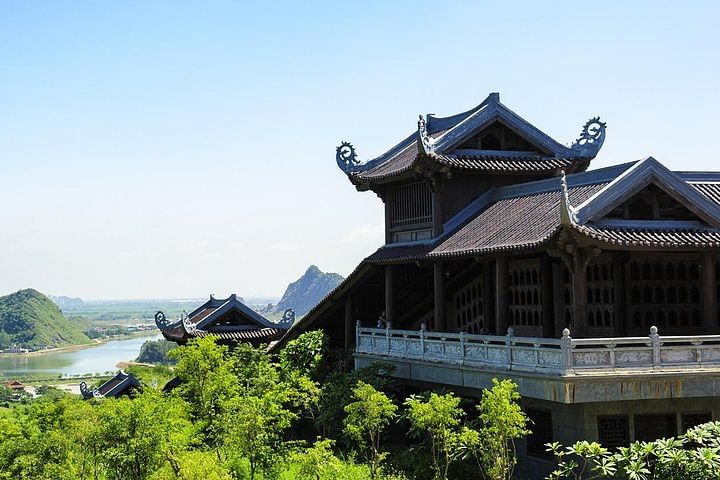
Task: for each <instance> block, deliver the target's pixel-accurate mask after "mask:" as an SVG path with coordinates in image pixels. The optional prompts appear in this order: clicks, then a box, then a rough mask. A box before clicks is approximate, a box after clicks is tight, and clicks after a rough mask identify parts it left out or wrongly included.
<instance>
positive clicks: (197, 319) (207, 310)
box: [190, 307, 217, 323]
mask: <svg viewBox="0 0 720 480" xmlns="http://www.w3.org/2000/svg"><path fill="white" fill-rule="evenodd" d="M215 310H217V307H210V308H204V309H202V310H200V311H199V312H197V313H196V314H195V315H193V316H191V317H190V320H192V321H193V323H198V322H200V321H201V320H203V319H204V318H205V317H207V316H208V315H210V314H211V313H213V312H214V311H215Z"/></svg>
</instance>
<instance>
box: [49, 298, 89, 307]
mask: <svg viewBox="0 0 720 480" xmlns="http://www.w3.org/2000/svg"><path fill="white" fill-rule="evenodd" d="M50 300H52V301H53V303H54V304H55V305H57V306H58V307H60V310H63V309H65V308H72V307H79V306H81V305H84V303H85V302H83V301H82V299H81V298H77V297H65V296H62V295H61V296H59V297H55V296H53V295H50Z"/></svg>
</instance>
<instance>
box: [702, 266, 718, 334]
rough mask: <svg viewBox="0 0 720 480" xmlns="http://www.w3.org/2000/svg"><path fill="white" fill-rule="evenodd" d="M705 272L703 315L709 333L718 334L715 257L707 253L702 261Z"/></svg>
mask: <svg viewBox="0 0 720 480" xmlns="http://www.w3.org/2000/svg"><path fill="white" fill-rule="evenodd" d="M702 262H703V263H702V272H703V313H704V315H703V316H704V323H705V330H706V332H707V333H715V334H717V332H718V330H719V329H718V306H717V294H716V292H715V284H716V282H717V280H716V278H717V277H716V276H715V275H716V274H715V255H713V254H712V253H710V252H705V253H704V254H703V259H702Z"/></svg>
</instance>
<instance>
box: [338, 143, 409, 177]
mask: <svg viewBox="0 0 720 480" xmlns="http://www.w3.org/2000/svg"><path fill="white" fill-rule="evenodd" d="M417 155H418V148H417V141H414V142H412V143H410V144H409V145H408V146H406V147H405V148H403V149H402V150H400V151H399V152H398V153H396V154H395V155H393V156H391V157H390V158H388V159H387V160H385V161H383V162H382V163H380V164H379V165H377V166H375V167H372V168H370V169H368V170H365V171H363V172H358V173H355V174H352V177H353V178H357V179H359V180H383V179H385V178H389V177H393V176H395V175H400V174H402V173H405V172H408V171H410V170H412V167H413V162H414V161H415V158H417Z"/></svg>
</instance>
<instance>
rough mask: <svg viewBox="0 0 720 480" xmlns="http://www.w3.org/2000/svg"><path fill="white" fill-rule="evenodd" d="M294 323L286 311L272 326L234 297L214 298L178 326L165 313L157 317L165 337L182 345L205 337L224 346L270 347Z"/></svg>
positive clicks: (186, 317) (292, 316)
mask: <svg viewBox="0 0 720 480" xmlns="http://www.w3.org/2000/svg"><path fill="white" fill-rule="evenodd" d="M294 320H295V312H294V311H293V310H292V309H287V310H286V311H285V313H284V314H283V318H282V321H281V322H280V323H275V322H272V321H270V320H268V319H267V318H265V317H263V316H262V315H260V314H259V313H257V312H256V311H254V310H253V309H251V308H250V307H248V306H247V305H245V304H244V303H243V302H242V301H241V300H240V299H239V298H238V297H237V295H235V294H232V295H230V296H229V297H228V298H225V299H217V298H215V297H213V296H212V295H211V296H210V299H209V300H208V301H207V302H205V303H204V304H202V305H200V306H199V307H198V308H196V309H195V310H193V311H192V312H190V313H189V314H185V313H183V315H182V316H181V318H180V319H179V320H177V321H175V322H171V321H169V320H168V319H166V317H165V314H164V313H163V312H157V314H155V323H156V325H157V326H158V328H159V329H160V331H161V332H162V334H163V336H164V337H165V338H166V339H167V340H170V341H173V342H176V343H181V344H183V343H185V342H186V341H187V340H188V339H190V338H200V337H206V336H213V337H215V338H217V339H218V340H219V341H221V342H225V343H237V342H248V343H252V344H261V343H269V342H271V341H274V340H277V339H278V338H280V336H282V334H283V333H285V331H286V330H287V329H288V328H290V326H291V325H292V324H293V322H294Z"/></svg>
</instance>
